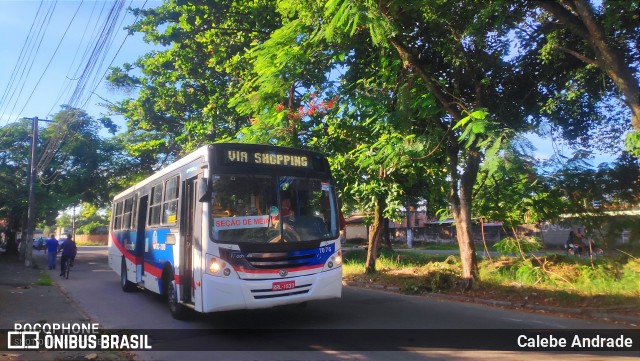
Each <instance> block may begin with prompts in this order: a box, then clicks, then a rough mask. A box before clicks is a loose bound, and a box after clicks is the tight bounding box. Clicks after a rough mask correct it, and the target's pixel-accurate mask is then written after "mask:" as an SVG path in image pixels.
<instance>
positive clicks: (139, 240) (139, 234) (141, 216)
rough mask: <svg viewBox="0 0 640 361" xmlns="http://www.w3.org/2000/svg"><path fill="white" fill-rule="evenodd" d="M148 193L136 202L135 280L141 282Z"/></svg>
mask: <svg viewBox="0 0 640 361" xmlns="http://www.w3.org/2000/svg"><path fill="white" fill-rule="evenodd" d="M148 200H149V195H145V196H143V197H140V201H139V202H138V219H137V220H136V247H135V255H134V256H135V260H136V282H137V283H141V282H142V281H143V279H144V278H143V276H144V249H145V243H146V240H145V227H146V223H147V203H148Z"/></svg>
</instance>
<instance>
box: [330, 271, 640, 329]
mask: <svg viewBox="0 0 640 361" xmlns="http://www.w3.org/2000/svg"><path fill="white" fill-rule="evenodd" d="M342 285H343V286H348V287H356V288H367V289H372V290H377V291H386V292H393V293H402V291H401V289H400V287H396V286H385V285H380V284H375V283H365V282H349V281H342ZM416 296H421V297H431V298H439V299H443V300H451V301H457V302H467V303H477V304H483V305H489V306H493V307H507V308H513V309H519V308H523V309H528V310H532V311H545V312H551V313H557V314H565V315H572V316H579V315H582V316H587V317H589V318H592V319H597V320H604V321H614V322H624V323H627V324H629V325H631V326H634V327H637V326H639V325H640V317H635V316H627V315H621V314H616V313H612V312H603V311H601V310H595V309H575V308H566V307H556V306H544V305H536V304H526V303H525V304H520V303H518V304H516V303H513V302H511V301H501V300H492V299H485V298H478V297H465V296H457V295H447V294H442V293H420V294H418V295H416Z"/></svg>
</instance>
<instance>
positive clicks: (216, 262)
mask: <svg viewBox="0 0 640 361" xmlns="http://www.w3.org/2000/svg"><path fill="white" fill-rule="evenodd" d="M207 259H208V260H209V266H208V267H207V270H208V271H209V273H210V274H212V275H214V276H220V273H221V272H220V271H222V270H223V269H228V268H226V267H227V263H226V262H225V261H223V260H221V259H220V258H217V257H214V256H208V257H207ZM223 273H224V275H225V276H228V275H229V272H223Z"/></svg>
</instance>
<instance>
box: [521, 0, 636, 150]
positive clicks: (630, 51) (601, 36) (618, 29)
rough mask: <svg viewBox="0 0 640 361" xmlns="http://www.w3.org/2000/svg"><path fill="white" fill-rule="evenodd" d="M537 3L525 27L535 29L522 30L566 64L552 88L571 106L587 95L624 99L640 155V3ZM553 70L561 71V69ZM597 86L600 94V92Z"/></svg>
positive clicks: (632, 143)
mask: <svg viewBox="0 0 640 361" xmlns="http://www.w3.org/2000/svg"><path fill="white" fill-rule="evenodd" d="M532 4H534V8H533V9H532V11H531V13H530V15H529V17H528V23H527V24H525V25H528V26H524V27H522V28H523V29H528V30H529V31H523V32H521V34H522V35H523V37H525V38H526V39H527V41H528V42H531V43H534V44H536V45H535V49H534V50H536V51H538V50H539V54H540V56H542V58H543V59H544V60H545V61H546V62H548V63H555V64H556V65H557V66H559V67H562V68H563V75H562V77H561V78H558V77H555V78H553V77H551V78H549V81H553V82H555V85H554V86H552V88H553V87H557V88H558V91H559V92H558V93H557V94H558V96H559V98H560V99H563V100H565V101H568V104H575V103H576V101H575V100H578V99H581V100H582V101H583V105H584V102H588V103H592V104H593V103H597V102H598V100H602V99H603V98H604V99H607V98H608V99H619V98H621V100H622V102H623V103H624V105H625V106H626V107H627V109H628V110H629V113H630V114H631V116H630V118H631V121H630V122H628V123H627V124H629V123H630V124H631V126H632V127H633V129H634V130H635V132H634V133H631V134H630V136H629V137H628V141H627V144H628V148H629V149H630V150H632V151H634V152H635V153H636V155H640V153H639V152H640V135H638V132H639V131H640V84H639V82H638V73H637V67H638V66H640V52H638V49H637V44H638V42H640V32H639V31H638V29H639V26H640V15H638V14H640V11H639V10H640V2H638V1H602V2H601V3H600V4H598V5H595V4H594V3H593V2H591V1H588V0H557V1H534V2H532ZM526 5H528V4H525V6H526ZM538 9H542V10H543V12H544V13H542V14H541V13H539V11H538ZM545 15H546V16H545ZM540 35H542V36H540ZM567 64H571V65H570V66H567ZM634 69H635V70H634ZM553 73H554V74H555V75H558V71H557V68H556V69H554V72H553ZM604 77H606V78H604ZM603 78H604V79H603ZM594 87H597V88H599V89H598V90H599V92H594V91H593V90H592V89H593V88H594ZM581 88H582V89H581ZM563 94H564V96H563ZM604 103H606V102H600V105H603V104H604ZM563 108H564V109H566V110H571V109H570V108H568V107H563ZM583 109H584V107H583ZM575 110H576V109H574V110H573V112H574V113H575ZM577 110H578V111H579V110H580V109H577ZM592 118H593V115H592ZM624 119H628V115H627V116H624ZM608 122H612V119H608Z"/></svg>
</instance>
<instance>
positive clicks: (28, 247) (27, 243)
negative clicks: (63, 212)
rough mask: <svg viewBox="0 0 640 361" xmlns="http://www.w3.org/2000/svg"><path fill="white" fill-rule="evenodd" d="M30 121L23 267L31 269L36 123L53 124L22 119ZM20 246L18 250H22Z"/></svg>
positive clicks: (33, 227)
mask: <svg viewBox="0 0 640 361" xmlns="http://www.w3.org/2000/svg"><path fill="white" fill-rule="evenodd" d="M24 119H26V120H31V122H32V123H31V134H32V138H31V159H30V161H29V163H30V167H29V168H30V169H29V206H28V210H27V239H25V240H23V242H22V243H23V244H24V265H25V266H26V267H31V266H32V264H33V233H34V229H35V222H36V215H35V203H36V168H37V166H36V161H37V144H38V122H39V121H40V122H49V123H51V122H53V121H52V120H47V119H38V117H33V118H24ZM22 247H23V246H21V247H20V248H22Z"/></svg>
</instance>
